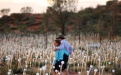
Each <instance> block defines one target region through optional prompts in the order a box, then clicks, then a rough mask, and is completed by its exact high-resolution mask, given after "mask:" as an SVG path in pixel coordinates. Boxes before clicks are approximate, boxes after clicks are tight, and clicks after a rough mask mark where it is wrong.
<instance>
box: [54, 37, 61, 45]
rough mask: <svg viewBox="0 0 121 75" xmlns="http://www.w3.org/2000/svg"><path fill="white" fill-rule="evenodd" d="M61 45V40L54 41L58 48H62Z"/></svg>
mask: <svg viewBox="0 0 121 75" xmlns="http://www.w3.org/2000/svg"><path fill="white" fill-rule="evenodd" d="M60 44H61V41H60V40H57V39H56V40H55V41H54V45H55V46H56V47H57V46H60Z"/></svg>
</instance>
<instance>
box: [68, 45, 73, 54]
mask: <svg viewBox="0 0 121 75" xmlns="http://www.w3.org/2000/svg"><path fill="white" fill-rule="evenodd" d="M69 51H70V52H69V54H71V53H72V52H73V48H72V46H71V45H70V46H69Z"/></svg>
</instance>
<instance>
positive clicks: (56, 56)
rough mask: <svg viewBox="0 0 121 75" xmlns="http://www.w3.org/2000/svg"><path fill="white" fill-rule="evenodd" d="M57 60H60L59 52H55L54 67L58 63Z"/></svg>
mask: <svg viewBox="0 0 121 75" xmlns="http://www.w3.org/2000/svg"><path fill="white" fill-rule="evenodd" d="M57 60H58V51H56V52H55V59H54V65H55V63H56V61H57Z"/></svg>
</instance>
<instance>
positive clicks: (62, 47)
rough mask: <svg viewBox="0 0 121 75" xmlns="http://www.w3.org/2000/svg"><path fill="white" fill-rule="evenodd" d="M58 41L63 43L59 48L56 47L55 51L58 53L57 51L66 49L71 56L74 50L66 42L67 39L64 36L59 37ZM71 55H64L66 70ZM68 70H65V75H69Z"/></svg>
mask: <svg viewBox="0 0 121 75" xmlns="http://www.w3.org/2000/svg"><path fill="white" fill-rule="evenodd" d="M56 39H58V40H60V41H61V45H60V46H58V47H56V48H55V51H56V50H62V49H65V50H66V51H67V52H68V53H69V55H71V54H72V52H73V48H72V46H71V45H70V44H69V43H68V42H67V41H66V40H65V37H64V36H63V35H59V36H58V37H57V38H56ZM69 55H66V54H64V56H63V60H64V62H65V64H64V65H65V68H66V69H67V62H68V59H69ZM66 69H65V70H64V73H66V75H67V74H68V72H67V70H66Z"/></svg>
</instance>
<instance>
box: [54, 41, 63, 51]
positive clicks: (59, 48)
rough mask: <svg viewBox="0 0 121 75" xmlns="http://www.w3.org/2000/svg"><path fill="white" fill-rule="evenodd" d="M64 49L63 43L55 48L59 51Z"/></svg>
mask: <svg viewBox="0 0 121 75" xmlns="http://www.w3.org/2000/svg"><path fill="white" fill-rule="evenodd" d="M63 48H64V42H61V45H60V46H58V47H56V50H61V49H63Z"/></svg>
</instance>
